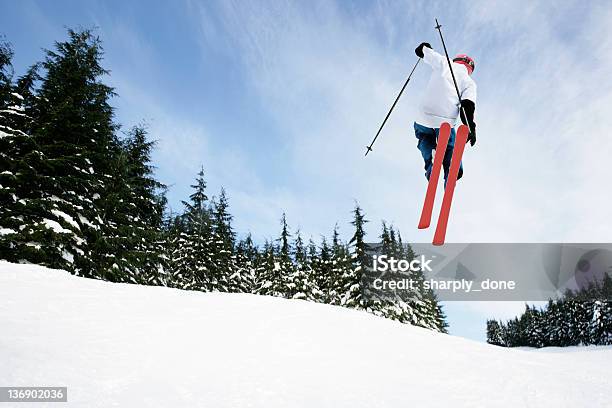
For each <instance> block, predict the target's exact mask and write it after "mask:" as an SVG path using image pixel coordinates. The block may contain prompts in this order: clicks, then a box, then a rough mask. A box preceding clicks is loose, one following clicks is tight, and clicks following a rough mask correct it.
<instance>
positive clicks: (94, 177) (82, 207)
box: [10, 30, 116, 279]
mask: <svg viewBox="0 0 612 408" xmlns="http://www.w3.org/2000/svg"><path fill="white" fill-rule="evenodd" d="M68 34H69V39H68V41H65V42H58V43H56V45H55V51H47V56H46V59H45V61H44V62H43V63H42V68H43V69H44V71H45V74H44V75H43V76H42V77H41V83H40V88H39V89H37V91H36V97H35V98H30V99H31V100H30V102H31V103H32V104H33V105H34V106H32V107H30V109H29V114H30V115H31V117H29V118H28V121H29V124H30V125H29V129H28V134H29V136H30V137H31V139H32V142H33V146H32V148H28V149H25V150H24V152H23V155H21V156H20V157H19V159H18V160H19V168H18V169H17V172H18V173H19V174H20V175H22V176H23V183H20V185H19V188H18V190H17V191H16V194H15V195H16V196H17V197H18V205H14V206H12V210H11V211H12V217H15V218H16V219H19V220H20V222H21V225H22V226H23V227H22V228H20V230H19V231H18V234H15V235H13V236H11V255H10V257H11V259H15V258H17V259H23V260H26V261H30V262H35V263H40V264H44V265H48V266H52V267H57V268H64V269H68V270H72V271H74V272H75V273H78V274H83V275H87V276H95V277H104V278H108V279H113V278H116V277H115V276H113V274H112V273H111V274H109V275H108V276H101V275H99V273H97V272H96V268H95V257H96V254H99V253H101V252H103V251H104V250H106V249H107V248H106V243H105V242H104V236H103V234H101V229H102V226H103V225H104V222H105V220H104V219H103V218H102V217H101V215H102V214H101V213H100V211H99V207H100V205H99V203H100V200H104V197H103V195H102V194H103V192H104V186H105V183H106V182H108V181H109V178H110V174H111V172H110V164H111V163H112V162H113V152H114V150H113V147H114V146H115V145H116V137H115V130H116V125H115V124H114V123H113V120H112V117H113V111H112V108H111V107H110V105H109V104H108V101H109V99H110V97H111V96H112V95H113V91H112V89H111V88H110V87H108V86H106V85H104V84H103V83H102V82H101V80H100V78H101V77H102V76H103V75H105V74H106V73H107V72H106V71H105V70H104V69H103V68H102V66H101V60H102V48H101V45H100V40H99V39H98V38H97V37H95V36H94V35H93V34H92V33H91V32H90V31H87V30H85V31H81V32H75V31H72V30H69V32H68ZM36 75H37V73H36V69H35V68H33V69H31V70H30V71H29V73H28V75H27V76H26V78H24V81H22V84H21V86H22V88H23V89H28V88H29V87H31V84H32V83H33V81H35V80H36ZM19 95H20V94H19ZM20 96H22V97H23V98H24V101H26V102H27V100H26V99H27V98H26V97H25V96H24V95H20ZM26 116H28V115H26ZM24 133H25V132H24Z"/></svg>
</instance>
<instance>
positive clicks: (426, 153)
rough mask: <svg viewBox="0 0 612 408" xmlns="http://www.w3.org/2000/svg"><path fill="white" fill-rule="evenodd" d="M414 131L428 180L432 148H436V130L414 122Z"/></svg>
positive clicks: (431, 161) (431, 162)
mask: <svg viewBox="0 0 612 408" xmlns="http://www.w3.org/2000/svg"><path fill="white" fill-rule="evenodd" d="M414 133H415V136H416V138H417V140H418V143H417V148H418V149H419V151H420V152H421V156H423V161H424V162H425V166H424V168H425V177H426V178H427V180H429V176H430V175H431V167H432V164H433V154H432V152H433V150H434V149H435V148H436V139H435V138H436V135H437V134H436V131H435V130H434V129H432V128H428V127H426V126H422V125H419V124H418V123H416V122H415V123H414Z"/></svg>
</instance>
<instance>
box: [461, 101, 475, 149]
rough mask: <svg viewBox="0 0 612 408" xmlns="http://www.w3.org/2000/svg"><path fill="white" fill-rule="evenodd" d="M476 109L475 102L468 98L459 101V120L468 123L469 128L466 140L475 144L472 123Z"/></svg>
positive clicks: (473, 125)
mask: <svg viewBox="0 0 612 408" xmlns="http://www.w3.org/2000/svg"><path fill="white" fill-rule="evenodd" d="M475 110H476V104H475V103H474V102H472V101H470V100H469V99H464V100H462V101H461V115H460V116H461V122H463V124H464V125H468V126H469V128H470V135H469V136H468V141H469V142H470V145H472V146H474V145H475V144H476V123H474V111H475Z"/></svg>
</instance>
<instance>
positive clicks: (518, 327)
mask: <svg viewBox="0 0 612 408" xmlns="http://www.w3.org/2000/svg"><path fill="white" fill-rule="evenodd" d="M611 299H612V278H610V275H609V274H605V275H604V279H603V281H602V282H592V283H591V284H590V285H589V286H588V287H587V288H584V289H583V290H577V291H570V290H568V291H567V293H566V294H565V295H564V296H563V297H562V298H561V299H558V300H552V299H551V300H549V301H548V304H547V306H546V307H545V308H541V309H539V308H535V307H533V306H529V305H525V312H524V313H523V314H522V315H520V316H519V317H517V318H514V319H511V320H509V321H507V322H505V323H504V322H499V321H497V320H488V321H487V342H488V343H489V344H494V345H498V346H504V347H521V346H526V347H549V346H555V347H566V346H577V345H590V344H593V345H609V344H612V301H611Z"/></svg>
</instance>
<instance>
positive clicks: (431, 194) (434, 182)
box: [419, 122, 451, 229]
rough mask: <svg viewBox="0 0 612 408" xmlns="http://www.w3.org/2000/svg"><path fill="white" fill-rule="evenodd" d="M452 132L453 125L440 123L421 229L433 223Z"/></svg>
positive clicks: (420, 224) (420, 223) (422, 213)
mask: <svg viewBox="0 0 612 408" xmlns="http://www.w3.org/2000/svg"><path fill="white" fill-rule="evenodd" d="M450 133H451V125H450V124H448V123H446V122H444V123H442V125H440V131H439V133H438V142H437V145H436V154H435V155H434V161H433V167H432V168H431V174H430V175H429V184H428V185H427V193H425V202H424V203H423V210H422V211H421V219H420V221H419V229H424V228H427V227H429V224H430V223H431V213H432V211H433V206H434V200H435V198H436V189H437V188H438V179H439V178H440V170H441V169H442V162H443V161H444V154H445V153H446V145H447V144H448V139H449V137H450Z"/></svg>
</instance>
